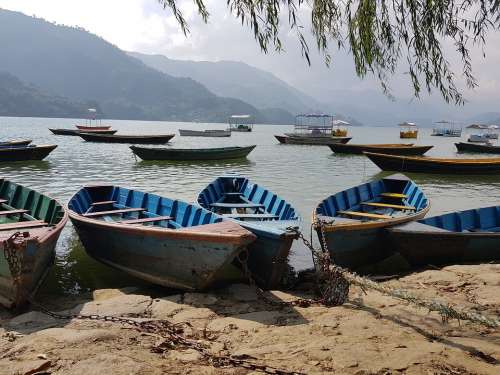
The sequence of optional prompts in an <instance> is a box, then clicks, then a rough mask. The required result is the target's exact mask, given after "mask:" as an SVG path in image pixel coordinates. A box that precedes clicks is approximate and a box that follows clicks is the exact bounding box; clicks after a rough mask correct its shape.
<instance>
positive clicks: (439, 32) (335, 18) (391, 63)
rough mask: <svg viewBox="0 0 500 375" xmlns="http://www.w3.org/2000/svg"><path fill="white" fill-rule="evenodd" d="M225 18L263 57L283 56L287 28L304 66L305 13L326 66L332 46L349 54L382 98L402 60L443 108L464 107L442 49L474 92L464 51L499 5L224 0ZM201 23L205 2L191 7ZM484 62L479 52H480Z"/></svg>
mask: <svg viewBox="0 0 500 375" xmlns="http://www.w3.org/2000/svg"><path fill="white" fill-rule="evenodd" d="M158 1H159V2H160V3H161V4H162V5H163V7H164V8H170V9H171V10H172V11H173V14H174V16H175V17H176V19H177V21H178V22H179V24H180V27H181V28H182V30H183V32H184V33H185V34H187V33H188V32H189V25H188V24H187V22H186V20H185V19H184V17H183V15H182V12H181V11H180V10H179V8H178V6H177V4H178V2H179V0H158ZM226 1H227V6H228V8H229V10H230V11H231V13H232V14H233V15H234V16H235V17H236V18H237V19H239V20H240V21H241V23H242V24H246V25H247V26H248V27H249V28H250V30H251V31H252V32H253V34H254V36H255V39H256V40H257V42H258V43H259V45H260V48H261V49H262V51H263V52H264V53H267V52H268V51H269V50H270V49H272V48H274V50H276V51H282V50H283V45H282V42H281V39H280V31H281V30H282V29H283V27H284V26H286V25H288V27H290V28H291V30H293V31H295V32H296V33H297V36H298V40H299V43H300V48H301V50H302V55H303V56H304V57H305V59H306V60H307V62H308V63H309V64H310V58H309V56H310V49H309V45H308V42H307V38H306V36H305V35H304V27H303V25H302V23H301V22H300V18H299V13H300V12H304V11H305V12H308V13H309V14H310V20H311V34H312V36H313V39H314V40H315V42H316V47H317V48H318V50H319V51H320V53H321V54H322V55H323V56H324V59H325V63H326V64H327V65H328V64H330V61H331V59H332V55H331V52H330V51H331V46H332V45H333V46H334V47H336V48H339V49H345V50H347V51H348V52H349V53H350V54H351V55H352V57H353V60H354V65H355V68H356V73H357V75H358V76H359V77H365V76H366V75H367V74H375V75H376V76H377V77H378V79H379V82H380V84H381V86H382V89H383V90H384V92H385V93H386V94H389V95H390V89H389V87H388V79H389V77H390V76H391V75H393V74H394V73H395V71H396V69H397V68H398V64H400V63H401V61H402V60H403V61H406V65H407V67H406V69H407V70H408V75H409V77H410V82H411V84H412V86H413V91H414V95H415V96H416V97H419V95H420V93H421V91H422V87H424V88H425V89H426V90H427V91H428V92H429V93H430V92H431V91H432V90H433V89H437V90H438V91H439V92H440V93H441V95H442V96H443V98H444V99H445V100H446V102H453V103H455V104H463V103H464V98H463V95H462V93H461V92H460V89H459V88H458V87H457V85H456V76H455V74H454V73H453V71H452V70H451V68H450V63H449V60H448V58H447V56H446V53H445V51H444V47H443V45H444V43H447V42H451V43H452V44H453V46H454V47H455V49H456V51H457V53H458V55H459V56H460V58H461V65H462V74H463V76H464V78H465V82H466V84H467V87H468V88H474V87H476V86H477V82H476V79H475V77H474V75H473V72H472V62H471V57H470V48H471V47H472V46H479V47H481V48H483V47H484V45H485V38H486V35H487V33H488V32H489V31H490V30H493V29H498V26H499V24H500V11H499V9H500V0H226ZM193 2H194V3H195V5H196V6H197V9H198V13H199V14H200V16H201V17H202V19H203V20H204V21H205V22H207V20H208V18H209V16H210V14H209V10H208V9H207V7H206V5H205V3H204V0H193ZM483 55H484V49H483Z"/></svg>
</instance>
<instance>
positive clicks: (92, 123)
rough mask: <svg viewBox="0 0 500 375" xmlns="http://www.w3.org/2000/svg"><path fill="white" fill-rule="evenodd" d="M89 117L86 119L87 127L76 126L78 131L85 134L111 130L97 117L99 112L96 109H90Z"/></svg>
mask: <svg viewBox="0 0 500 375" xmlns="http://www.w3.org/2000/svg"><path fill="white" fill-rule="evenodd" d="M88 113H89V116H88V118H87V119H85V125H76V128H77V129H78V130H81V131H84V132H89V131H90V132H94V131H105V130H110V129H111V126H109V125H103V124H102V120H101V119H98V118H97V117H96V114H97V110H96V109H95V108H89V109H88Z"/></svg>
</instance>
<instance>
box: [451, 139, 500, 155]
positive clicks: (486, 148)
mask: <svg viewBox="0 0 500 375" xmlns="http://www.w3.org/2000/svg"><path fill="white" fill-rule="evenodd" d="M455 147H456V148H457V150H458V151H460V152H477V153H483V154H500V146H494V145H491V144H477V143H466V142H458V143H455Z"/></svg>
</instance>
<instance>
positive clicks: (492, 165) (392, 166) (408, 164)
mask: <svg viewBox="0 0 500 375" xmlns="http://www.w3.org/2000/svg"><path fill="white" fill-rule="evenodd" d="M365 155H366V156H368V158H369V159H370V160H371V161H372V162H373V163H375V164H376V165H377V166H378V167H379V168H380V169H382V170H384V171H397V172H420V173H442V174H494V173H500V158H494V159H484V158H475V159H462V158H454V159H445V158H430V157H424V156H398V155H386V154H376V153H372V152H365Z"/></svg>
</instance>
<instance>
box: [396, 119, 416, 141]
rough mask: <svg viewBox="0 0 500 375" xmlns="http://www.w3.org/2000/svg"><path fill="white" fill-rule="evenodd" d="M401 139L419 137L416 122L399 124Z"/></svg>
mask: <svg viewBox="0 0 500 375" xmlns="http://www.w3.org/2000/svg"><path fill="white" fill-rule="evenodd" d="M399 127H400V130H399V138H403V139H412V138H415V139H416V138H417V137H418V127H417V125H416V124H415V123H414V122H406V121H405V122H403V123H401V124H399Z"/></svg>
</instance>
